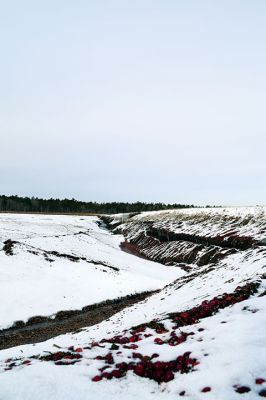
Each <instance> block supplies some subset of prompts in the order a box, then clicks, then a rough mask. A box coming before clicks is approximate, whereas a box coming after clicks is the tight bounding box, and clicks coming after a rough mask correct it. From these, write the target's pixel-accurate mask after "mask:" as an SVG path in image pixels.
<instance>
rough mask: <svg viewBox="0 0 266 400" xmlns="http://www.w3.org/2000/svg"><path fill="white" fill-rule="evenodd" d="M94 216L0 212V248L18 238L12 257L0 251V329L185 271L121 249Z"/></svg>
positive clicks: (158, 283)
mask: <svg viewBox="0 0 266 400" xmlns="http://www.w3.org/2000/svg"><path fill="white" fill-rule="evenodd" d="M97 220H98V218H97V217H76V216H48V215H47V216H40V215H11V214H0V248H2V247H3V245H4V242H5V241H6V240H8V239H11V240H13V241H16V242H17V243H16V244H15V245H14V249H13V252H14V255H13V256H11V255H9V256H8V255H6V254H5V252H4V251H0V281H1V290H0V329H3V328H7V327H9V326H11V325H12V324H13V322H14V321H18V320H23V321H27V320H28V319H29V318H30V317H33V316H36V315H41V316H50V315H53V314H54V313H56V312H57V311H61V310H71V309H81V308H82V307H84V306H87V305H90V304H94V303H99V302H101V301H103V300H107V299H115V298H117V297H121V296H125V295H128V294H132V293H139V292H142V291H146V290H155V289H159V288H162V287H163V286H165V285H166V284H167V283H169V282H171V281H172V280H174V279H175V278H177V277H179V276H181V275H183V272H181V271H180V270H178V269H175V268H171V269H169V268H167V267H165V266H162V265H160V264H156V263H154V262H150V261H146V260H142V259H140V258H137V257H134V256H133V255H130V254H128V253H125V252H122V251H121V250H120V248H119V243H120V242H121V241H122V237H121V236H117V235H111V234H110V232H108V231H107V230H104V229H102V228H100V227H99V226H98V225H97V224H96V221H97ZM47 252H48V253H47ZM49 252H57V253H58V255H53V254H50V253H49ZM60 254H61V255H62V254H64V255H65V254H66V255H71V256H76V257H79V258H85V260H82V259H80V260H79V261H77V262H75V261H71V260H69V259H68V258H65V257H60ZM90 261H91V262H90ZM92 262H97V263H99V264H97V265H95V264H93V263H92ZM101 263H102V264H101ZM112 267H113V268H115V269H113V268H112Z"/></svg>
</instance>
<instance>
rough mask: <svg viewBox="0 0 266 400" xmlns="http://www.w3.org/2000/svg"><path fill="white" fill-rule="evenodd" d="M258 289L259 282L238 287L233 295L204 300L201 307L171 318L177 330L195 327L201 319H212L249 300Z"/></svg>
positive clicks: (225, 294)
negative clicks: (220, 312) (227, 308)
mask: <svg viewBox="0 0 266 400" xmlns="http://www.w3.org/2000/svg"><path fill="white" fill-rule="evenodd" d="M258 287H259V283H258V282H250V283H247V284H246V285H245V286H242V287H241V286H238V287H237V288H236V289H235V291H234V292H233V293H230V294H228V293H223V294H222V295H220V296H217V297H214V298H213V299H212V300H204V301H203V302H202V303H201V305H199V306H197V307H193V308H191V309H190V310H186V311H184V312H178V313H172V314H170V315H169V316H170V318H171V319H172V321H173V322H175V324H176V325H175V328H179V327H181V326H186V325H193V324H195V323H197V322H198V321H199V320H200V319H203V318H207V317H210V316H212V315H214V314H216V313H217V312H218V311H219V310H221V309H223V308H226V307H228V306H231V305H233V304H236V303H239V302H241V301H243V300H247V299H248V298H249V297H250V296H251V295H252V294H254V293H256V292H257V290H258Z"/></svg>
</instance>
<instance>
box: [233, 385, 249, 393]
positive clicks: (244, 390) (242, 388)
mask: <svg viewBox="0 0 266 400" xmlns="http://www.w3.org/2000/svg"><path fill="white" fill-rule="evenodd" d="M236 392H237V393H248V392H250V388H249V387H248V386H239V387H238V388H236Z"/></svg>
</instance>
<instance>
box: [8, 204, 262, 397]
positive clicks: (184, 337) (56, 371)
mask: <svg viewBox="0 0 266 400" xmlns="http://www.w3.org/2000/svg"><path fill="white" fill-rule="evenodd" d="M87 218H88V219H89V218H90V217H87ZM91 218H94V219H93V221H92V225H90V229H91V230H92V232H91V233H89V232H87V233H88V234H89V235H93V234H94V233H93V232H94V228H93V224H95V226H97V225H96V224H97V223H98V220H97V219H96V218H95V217H91ZM104 222H105V223H107V224H108V227H109V229H110V231H109V232H108V231H105V232H106V235H107V236H105V239H104V240H105V241H106V240H108V241H111V240H113V241H116V243H117V251H120V253H119V254H121V257H122V258H123V257H129V258H127V260H131V258H130V257H132V258H134V259H136V260H138V261H137V263H138V264H136V271H137V270H138V269H137V268H140V267H141V265H143V266H145V265H148V264H146V263H151V264H149V265H152V268H154V271H155V272H154V273H155V274H156V273H157V274H158V270H157V272H156V268H157V267H158V268H162V267H163V268H165V269H166V270H167V269H169V271H177V272H176V273H177V276H176V277H173V279H172V280H171V279H170V276H169V278H168V282H166V283H165V285H163V286H161V287H157V288H156V289H157V291H156V292H155V293H154V294H151V295H150V296H148V297H147V298H145V299H144V300H142V301H140V302H138V303H135V304H133V305H131V306H129V307H126V308H124V309H123V310H121V311H119V312H117V313H115V314H114V315H112V316H110V317H109V318H108V319H107V320H104V321H102V322H100V323H97V324H95V325H93V326H90V327H85V326H84V328H83V329H82V330H81V331H80V332H76V333H74V332H73V333H69V334H65V335H61V336H57V337H54V338H52V339H50V340H48V341H45V342H42V343H36V344H28V345H23V346H18V347H14V348H9V349H6V350H2V351H0V397H1V398H3V399H5V400H6V399H7V400H9V399H10V400H11V399H12V400H15V399H21V400H22V399H23V400H25V399H26V400H27V399H32V398H35V397H37V398H38V399H41V400H42V399H43V400H44V399H47V398H54V399H60V400H61V399H66V398H71V399H74V400H75V399H79V400H80V399H97V400H98V399H100V400H105V399H106V400H107V399H111V400H115V399H132V400H133V399H136V398H141V399H144V400H150V399H156V400H159V399H160V400H161V399H169V400H172V399H177V398H186V399H190V400H198V399H213V400H226V399H230V400H231V399H232V400H234V399H241V398H243V399H260V398H263V397H266V361H265V360H266V335H265V326H266V301H265V299H266V297H265V295H266V246H265V245H266V242H265V238H266V214H265V209H264V208H262V207H257V208H255V207H254V208H221V209H220V208H219V209H189V210H178V211H164V212H152V213H143V214H139V215H135V216H132V217H130V216H121V215H116V216H112V217H109V218H107V219H106V218H105V220H104ZM98 228H99V227H98ZM98 228H97V229H98ZM95 229H96V228H95ZM99 229H101V228H99ZM109 236H110V237H109ZM94 238H95V236H94ZM107 238H108V239H107ZM111 238H112V239H111ZM10 239H12V238H10ZM13 240H14V241H17V242H21V239H20V240H19V238H16V237H15V238H13ZM108 243H110V242H108ZM24 244H25V243H24ZM26 244H27V245H28V244H29V243H28V242H27V243H26ZM4 245H5V246H6V247H5V251H7V252H8V253H12V254H4V255H5V257H6V258H8V259H12V257H16V254H18V253H17V252H18V250H17V249H18V248H20V249H21V246H22V245H18V244H17V243H15V244H14V245H12V244H11V243H10V242H7V243H5V244H4ZM17 246H18V247H17ZM119 246H120V247H121V248H120V249H119ZM24 248H25V247H24ZM27 248H28V247H27ZM42 249H43V247H42ZM46 250H47V251H48V248H46ZM55 250H56V251H58V253H63V251H62V249H61V250H60V251H59V249H58V248H57V249H55ZM103 250H104V248H100V249H98V252H99V253H101V251H103ZM3 251H4V250H3ZM49 251H52V249H50V248H49ZM13 254H14V255H13ZM63 254H72V253H70V252H66V251H64V253H63ZM75 255H77V254H76V253H75ZM123 255H124V256H123ZM34 256H35V257H37V255H34V254H33V255H31V257H34ZM48 256H52V257H58V256H57V255H55V254H51V253H50V254H49V255H48ZM72 256H73V254H72ZM42 257H44V256H43V253H42ZM89 257H90V254H89V253H86V258H89ZM98 257H99V256H98ZM94 258H95V253H94ZM63 260H64V262H67V263H72V264H73V263H74V264H75V265H77V264H78V263H79V262H81V261H79V260H74V261H73V260H70V259H69V258H67V257H64V258H63ZM123 260H125V258H123ZM104 261H105V262H106V264H108V265H112V266H114V267H118V268H119V269H120V268H121V263H120V264H119V262H118V263H114V258H111V259H110V257H109V258H108V257H107V256H105V259H104ZM46 262H47V261H46ZM82 262H83V261H82ZM84 262H86V261H84ZM102 268H104V267H102ZM143 268H144V267H143ZM165 269H164V270H161V271H162V272H163V271H165ZM145 271H147V270H145ZM149 271H150V270H149ZM110 273H113V274H118V271H113V270H112V272H110ZM131 273H132V275H134V270H132V271H131ZM146 273H147V272H146ZM149 273H150V272H149ZM171 273H172V272H171ZM143 275H145V274H143ZM122 283H123V282H121V281H120V284H122ZM152 289H153V290H154V289H155V288H154V287H153V288H152Z"/></svg>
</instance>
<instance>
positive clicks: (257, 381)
mask: <svg viewBox="0 0 266 400" xmlns="http://www.w3.org/2000/svg"><path fill="white" fill-rule="evenodd" d="M255 382H256V384H257V385H262V384H263V383H264V382H265V379H263V378H257V379H256V380H255Z"/></svg>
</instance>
